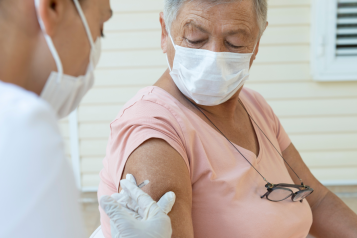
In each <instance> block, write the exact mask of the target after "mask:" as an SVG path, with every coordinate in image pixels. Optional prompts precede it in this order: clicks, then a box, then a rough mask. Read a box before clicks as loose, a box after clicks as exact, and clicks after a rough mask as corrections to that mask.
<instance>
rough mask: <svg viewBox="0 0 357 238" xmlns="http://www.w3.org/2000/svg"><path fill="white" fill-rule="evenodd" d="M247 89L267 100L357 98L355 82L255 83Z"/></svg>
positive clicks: (356, 83)
mask: <svg viewBox="0 0 357 238" xmlns="http://www.w3.org/2000/svg"><path fill="white" fill-rule="evenodd" d="M248 88H251V89H253V90H255V91H257V92H259V93H260V94H262V95H263V97H264V98H265V99H267V100H273V99H274V100H281V99H305V98H314V99H318V98H338V97H357V82H351V83H339V84H336V83H316V82H303V83H259V84H258V83H257V84H250V85H249V86H248ZM340 106H343V105H340Z"/></svg>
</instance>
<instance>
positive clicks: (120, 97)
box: [82, 87, 142, 105]
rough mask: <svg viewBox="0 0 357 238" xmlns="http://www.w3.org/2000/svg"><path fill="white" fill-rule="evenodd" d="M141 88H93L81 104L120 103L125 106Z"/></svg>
mask: <svg viewBox="0 0 357 238" xmlns="http://www.w3.org/2000/svg"><path fill="white" fill-rule="evenodd" d="M141 88H142V87H112V88H93V89H92V90H91V91H89V92H88V94H87V95H86V96H85V97H84V98H83V100H82V104H83V105H84V104H88V103H91V104H103V103H118V104H119V103H121V104H125V103H126V102H127V101H128V100H129V99H130V98H132V97H133V96H134V95H135V94H136V93H137V92H138V91H139V90H140V89H141Z"/></svg>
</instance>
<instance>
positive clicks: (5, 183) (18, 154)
mask: <svg viewBox="0 0 357 238" xmlns="http://www.w3.org/2000/svg"><path fill="white" fill-rule="evenodd" d="M0 111H1V110H0ZM2 112H3V115H0V190H1V195H0V208H1V209H0V224H1V225H0V227H1V228H0V237H1V238H20V237H21V238H27V237H29V238H32V237H33V238H49V237H51V238H64V237H66V238H72V237H73V238H82V237H85V236H84V229H83V225H82V216H81V212H80V207H79V204H78V190H77V189H76V187H75V183H74V176H73V173H72V170H71V168H70V167H69V165H68V162H67V161H66V159H65V155H64V149H63V142H62V138H61V136H60V134H59V130H58V125H57V119H56V118H55V116H54V113H53V112H52V111H51V110H50V109H49V107H48V105H47V104H45V103H43V102H41V103H36V105H35V106H33V105H31V107H30V108H21V106H20V107H15V108H13V109H9V110H7V112H6V114H5V113H4V111H2Z"/></svg>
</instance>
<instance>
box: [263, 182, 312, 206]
mask: <svg viewBox="0 0 357 238" xmlns="http://www.w3.org/2000/svg"><path fill="white" fill-rule="evenodd" d="M265 187H266V188H267V189H268V191H267V192H266V193H265V194H264V195H263V196H261V197H260V198H264V197H266V198H267V199H268V200H269V201H272V202H280V201H283V200H285V199H287V198H289V197H291V200H292V201H293V202H297V201H300V202H302V201H303V200H304V199H305V198H306V197H307V196H309V195H310V194H311V193H313V192H314V190H313V189H312V188H310V187H309V186H305V185H296V184H286V183H279V184H271V183H267V184H266V185H265ZM289 188H297V189H299V191H297V192H293V191H292V190H291V189H289Z"/></svg>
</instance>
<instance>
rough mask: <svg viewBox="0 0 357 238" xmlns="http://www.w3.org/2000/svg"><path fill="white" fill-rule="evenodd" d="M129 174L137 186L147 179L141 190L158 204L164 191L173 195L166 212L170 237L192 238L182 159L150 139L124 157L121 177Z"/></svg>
mask: <svg viewBox="0 0 357 238" xmlns="http://www.w3.org/2000/svg"><path fill="white" fill-rule="evenodd" d="M128 173H130V174H133V175H134V177H135V178H136V180H137V182H138V184H139V183H141V182H143V181H144V180H146V179H148V180H149V181H150V183H149V184H148V185H146V186H145V187H144V188H143V190H144V191H145V192H147V193H148V194H149V195H150V196H151V197H152V198H153V199H154V200H156V201H158V200H159V199H160V198H161V196H163V195H164V194H165V193H166V192H169V191H172V192H174V193H175V194H176V202H175V205H174V207H173V209H172V211H171V212H170V213H169V216H170V218H171V224H172V230H173V235H172V237H185V238H190V237H192V238H193V226H192V216H191V210H192V186H191V179H190V174H189V171H188V168H187V165H186V163H185V161H184V159H183V158H182V156H181V155H180V154H179V153H178V152H177V151H176V150H175V149H173V147H171V146H170V145H169V144H168V143H167V142H165V141H164V140H161V139H150V140H147V141H146V142H144V143H143V144H141V145H140V146H139V147H138V148H137V149H136V150H135V151H134V152H133V153H132V154H131V155H130V156H129V158H128V160H127V162H126V165H125V169H124V173H123V177H125V176H126V174H128Z"/></svg>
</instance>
